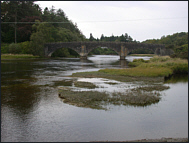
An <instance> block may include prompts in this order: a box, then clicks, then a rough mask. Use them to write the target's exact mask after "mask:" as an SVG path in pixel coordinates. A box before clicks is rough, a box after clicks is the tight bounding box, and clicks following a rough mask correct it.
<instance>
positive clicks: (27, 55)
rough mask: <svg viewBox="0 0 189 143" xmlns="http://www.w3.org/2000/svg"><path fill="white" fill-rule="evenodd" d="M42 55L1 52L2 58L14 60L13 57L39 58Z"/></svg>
mask: <svg viewBox="0 0 189 143" xmlns="http://www.w3.org/2000/svg"><path fill="white" fill-rule="evenodd" d="M38 58H42V57H40V56H33V55H31V54H1V60H13V59H38Z"/></svg>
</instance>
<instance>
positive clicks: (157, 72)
mask: <svg viewBox="0 0 189 143" xmlns="http://www.w3.org/2000/svg"><path fill="white" fill-rule="evenodd" d="M99 72H104V73H107V74H111V75H121V76H137V77H159V76H169V75H170V74H172V70H171V69H169V68H165V67H161V68H159V67H134V68H130V69H102V70H99Z"/></svg>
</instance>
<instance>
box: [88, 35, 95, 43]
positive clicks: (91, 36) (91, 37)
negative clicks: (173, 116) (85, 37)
mask: <svg viewBox="0 0 189 143" xmlns="http://www.w3.org/2000/svg"><path fill="white" fill-rule="evenodd" d="M89 41H95V38H94V37H93V35H92V33H90V38H89Z"/></svg>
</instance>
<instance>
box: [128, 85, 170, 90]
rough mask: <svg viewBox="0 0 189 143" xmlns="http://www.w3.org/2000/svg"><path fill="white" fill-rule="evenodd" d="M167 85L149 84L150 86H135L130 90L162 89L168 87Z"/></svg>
mask: <svg viewBox="0 0 189 143" xmlns="http://www.w3.org/2000/svg"><path fill="white" fill-rule="evenodd" d="M169 88H170V87H169V86H165V85H161V84H160V85H151V86H145V87H137V88H134V89H131V91H139V90H143V91H163V90H166V89H169Z"/></svg>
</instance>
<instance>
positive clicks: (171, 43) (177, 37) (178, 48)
mask: <svg viewBox="0 0 189 143" xmlns="http://www.w3.org/2000/svg"><path fill="white" fill-rule="evenodd" d="M142 43H150V44H165V47H166V48H168V49H173V50H174V52H175V53H174V54H173V55H171V57H172V58H183V59H188V32H180V33H175V34H173V35H167V36H162V37H161V39H152V40H146V41H143V42H142Z"/></svg>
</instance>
